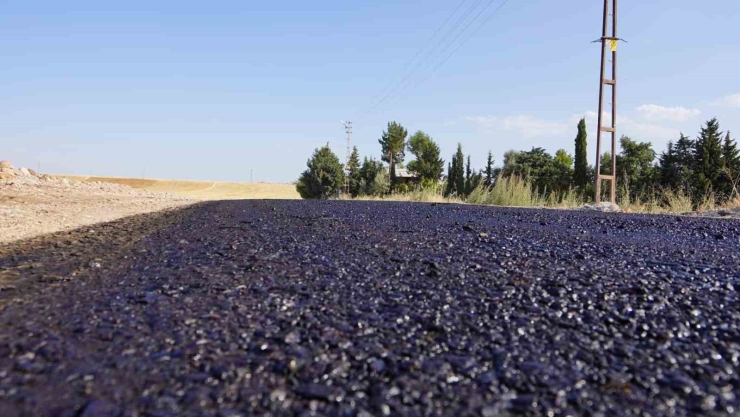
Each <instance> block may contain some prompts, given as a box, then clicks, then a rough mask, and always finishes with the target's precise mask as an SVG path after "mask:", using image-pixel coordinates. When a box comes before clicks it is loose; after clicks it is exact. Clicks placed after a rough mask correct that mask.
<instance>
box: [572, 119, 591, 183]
mask: <svg viewBox="0 0 740 417" xmlns="http://www.w3.org/2000/svg"><path fill="white" fill-rule="evenodd" d="M575 142H576V154H575V167H574V170H573V182H574V183H575V186H576V187H578V188H579V189H580V190H585V188H586V185H587V184H588V152H587V146H588V143H587V134H586V119H585V118H583V119H581V121H580V122H578V135H577V136H576V140H575Z"/></svg>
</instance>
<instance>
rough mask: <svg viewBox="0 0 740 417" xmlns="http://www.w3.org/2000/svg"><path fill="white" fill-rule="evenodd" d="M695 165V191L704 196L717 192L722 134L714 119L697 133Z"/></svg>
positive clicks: (719, 184) (718, 187) (719, 179)
mask: <svg viewBox="0 0 740 417" xmlns="http://www.w3.org/2000/svg"><path fill="white" fill-rule="evenodd" d="M695 163H696V166H695V168H694V171H695V175H696V177H695V184H696V191H697V192H698V193H700V194H704V193H706V192H708V191H710V190H719V189H720V188H721V175H722V132H720V130H719V122H717V119H716V118H715V119H712V120H710V121H708V122H706V124H705V126H704V127H702V129H701V132H699V137H698V138H697V140H696V156H695ZM697 197H699V198H701V197H700V196H697Z"/></svg>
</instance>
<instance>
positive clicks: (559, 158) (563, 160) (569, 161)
mask: <svg viewBox="0 0 740 417" xmlns="http://www.w3.org/2000/svg"><path fill="white" fill-rule="evenodd" d="M555 162H557V163H558V164H561V165H563V166H566V167H568V168H570V167H571V166H573V157H572V156H570V155H569V154H568V152H566V150H565V149H558V151H557V152H555Z"/></svg>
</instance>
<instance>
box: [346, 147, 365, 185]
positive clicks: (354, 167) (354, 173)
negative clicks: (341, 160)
mask: <svg viewBox="0 0 740 417" xmlns="http://www.w3.org/2000/svg"><path fill="white" fill-rule="evenodd" d="M347 173H348V175H349V192H350V194H352V197H357V196H358V195H359V194H360V181H361V180H362V176H361V175H360V153H359V152H358V151H357V146H355V147H354V148H352V154H351V155H350V157H349V163H348V164H347Z"/></svg>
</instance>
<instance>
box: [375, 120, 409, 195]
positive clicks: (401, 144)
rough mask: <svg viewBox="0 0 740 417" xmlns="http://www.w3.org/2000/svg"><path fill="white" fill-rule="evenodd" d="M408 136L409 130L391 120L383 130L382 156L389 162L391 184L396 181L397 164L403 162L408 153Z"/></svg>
mask: <svg viewBox="0 0 740 417" xmlns="http://www.w3.org/2000/svg"><path fill="white" fill-rule="evenodd" d="M406 136H408V131H406V129H404V127H403V126H401V125H400V124H399V123H396V122H389V123H388V128H387V130H385V131H384V132H383V136H382V137H381V138H380V139H378V143H380V145H381V147H382V155H381V158H382V160H383V161H385V162H388V166H389V167H390V173H391V185H393V184H395V182H396V165H397V164H398V163H402V162H403V159H404V157H405V156H406V153H405V152H404V150H405V149H406Z"/></svg>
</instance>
